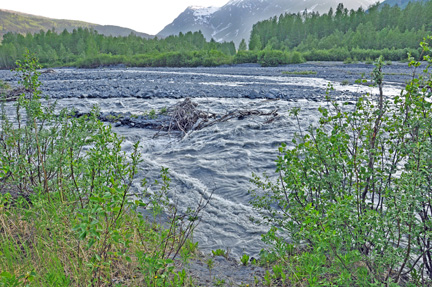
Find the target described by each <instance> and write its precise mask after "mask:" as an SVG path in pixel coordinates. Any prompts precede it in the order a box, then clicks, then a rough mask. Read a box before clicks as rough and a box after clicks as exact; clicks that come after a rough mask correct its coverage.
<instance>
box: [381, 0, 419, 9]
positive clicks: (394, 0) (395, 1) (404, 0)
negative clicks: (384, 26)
mask: <svg viewBox="0 0 432 287" xmlns="http://www.w3.org/2000/svg"><path fill="white" fill-rule="evenodd" d="M419 1H422V2H424V1H427V0H385V1H383V2H382V3H381V6H383V5H385V4H388V5H390V6H396V5H398V6H399V7H400V8H402V9H403V8H405V7H406V6H407V5H408V3H409V2H419Z"/></svg>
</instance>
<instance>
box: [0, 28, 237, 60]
mask: <svg viewBox="0 0 432 287" xmlns="http://www.w3.org/2000/svg"><path fill="white" fill-rule="evenodd" d="M26 50H30V51H32V52H34V53H35V54H36V55H37V56H38V57H39V59H40V62H41V63H42V64H44V65H45V66H62V65H75V66H80V67H92V66H100V65H110V64H118V63H124V64H128V65H132V66H197V65H206V66H213V65H221V64H225V63H229V62H230V61H231V56H232V55H234V54H235V52H236V49H235V46H234V43H233V42H229V43H217V42H215V41H213V40H212V41H209V42H208V41H206V39H205V38H204V36H203V35H202V33H201V32H195V33H192V32H188V33H186V34H182V33H180V34H179V35H178V36H170V37H167V38H165V39H157V38H154V39H145V38H141V37H138V36H135V35H133V34H131V35H129V36H128V37H112V36H104V35H101V34H98V33H97V32H95V31H94V30H91V29H87V28H78V29H75V30H73V32H68V31H67V30H64V31H63V32H61V33H56V32H55V31H54V30H49V31H46V32H44V31H40V32H39V33H36V34H30V33H28V34H26V35H25V36H24V35H21V34H17V33H7V34H5V35H4V37H3V41H2V45H1V46H0V67H2V68H11V67H13V66H14V65H15V61H16V60H17V59H19V58H20V55H23V54H24V53H25V51H26Z"/></svg>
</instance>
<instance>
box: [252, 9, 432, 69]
mask: <svg viewBox="0 0 432 287" xmlns="http://www.w3.org/2000/svg"><path fill="white" fill-rule="evenodd" d="M431 30H432V1H425V2H421V1H420V2H410V3H409V4H408V5H407V6H406V7H405V9H401V8H399V7H398V6H392V7H391V6H389V5H383V6H381V5H380V4H379V3H377V4H375V5H372V6H370V7H369V8H368V9H367V10H364V9H363V8H359V9H358V10H357V11H355V10H353V9H351V10H348V9H347V8H344V6H343V4H339V5H338V7H337V8H336V10H335V11H334V10H333V9H330V10H329V11H328V13H327V14H322V15H320V14H319V13H316V12H312V13H308V12H307V11H305V12H303V13H297V14H285V15H280V17H279V18H277V17H273V18H272V19H268V20H266V21H262V22H259V23H257V24H255V25H254V27H253V30H252V33H251V37H250V41H249V50H251V51H266V50H280V51H286V52H291V51H298V52H299V53H301V54H302V56H303V57H304V59H305V60H308V61H344V60H347V59H352V60H368V59H376V58H377V57H378V56H380V55H382V56H383V57H384V58H385V59H386V60H393V61H396V60H405V59H406V58H407V52H411V53H412V54H413V56H418V53H419V51H420V50H419V47H418V43H419V42H420V41H421V40H422V39H423V38H424V37H426V36H427V35H428V34H430V32H431ZM244 54H245V55H244V57H246V56H247V55H248V54H247V53H244ZM249 54H250V56H251V57H254V54H256V53H249ZM246 58H247V57H246Z"/></svg>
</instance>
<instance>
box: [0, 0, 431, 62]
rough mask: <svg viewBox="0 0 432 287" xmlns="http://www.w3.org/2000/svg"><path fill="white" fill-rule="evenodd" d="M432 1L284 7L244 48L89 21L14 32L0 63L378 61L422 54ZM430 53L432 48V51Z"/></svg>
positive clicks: (255, 30) (9, 35)
mask: <svg viewBox="0 0 432 287" xmlns="http://www.w3.org/2000/svg"><path fill="white" fill-rule="evenodd" d="M431 23H432V1H418V2H410V3H409V4H408V5H407V6H406V7H405V8H404V9H401V8H399V7H398V6H393V7H390V6H389V5H384V6H382V7H381V6H380V5H379V4H375V5H372V6H370V7H369V8H368V9H367V10H366V11H365V10H363V9H362V8H359V9H358V10H348V9H346V8H344V6H343V4H339V5H338V7H337V8H336V9H335V10H333V9H330V10H329V12H328V13H324V14H322V15H320V14H319V13H316V12H313V13H297V14H284V15H280V16H279V17H273V18H271V19H269V20H265V21H261V22H258V23H257V24H255V25H254V26H253V29H252V32H251V37H250V39H249V41H248V43H246V40H244V39H243V40H242V41H241V43H240V44H239V46H238V47H236V46H235V44H234V43H233V42H224V43H218V42H216V41H214V40H213V39H211V40H210V41H207V40H206V39H205V38H204V36H203V34H202V33H201V32H200V31H198V32H193V33H192V32H187V33H185V34H183V33H180V34H179V35H177V36H169V37H167V38H161V39H158V38H157V37H156V38H154V39H145V38H141V37H139V36H136V35H133V34H131V35H129V36H127V37H112V36H104V35H100V34H98V33H97V32H96V31H94V30H89V29H88V28H78V29H75V30H73V31H72V32H68V31H67V30H64V31H62V32H59V31H55V30H54V29H53V30H48V31H40V32H39V33H35V34H30V33H28V34H26V35H21V34H16V33H7V34H5V35H4V37H3V40H2V44H1V45H0V68H1V69H11V68H15V67H16V65H15V62H16V60H22V59H21V55H23V54H24V53H25V51H26V50H30V51H32V52H33V53H35V54H36V55H37V56H38V58H39V61H40V63H41V64H43V65H44V66H45V67H78V68H95V67H101V66H113V65H126V66H129V67H198V66H205V67H212V66H221V65H232V64H242V63H258V64H260V65H261V66H263V67H267V66H278V65H285V64H298V63H302V62H305V61H343V62H345V63H355V62H358V61H365V62H372V61H373V59H376V58H378V57H379V56H382V57H383V59H384V60H385V61H407V54H408V53H410V54H411V55H412V56H413V57H415V58H416V59H418V58H419V56H420V53H422V50H421V49H420V48H418V43H419V42H420V41H421V40H422V39H423V38H424V37H426V36H427V34H428V32H430V30H431V29H432V24H431ZM428 53H429V52H428Z"/></svg>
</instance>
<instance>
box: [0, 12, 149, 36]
mask: <svg viewBox="0 0 432 287" xmlns="http://www.w3.org/2000/svg"><path fill="white" fill-rule="evenodd" d="M78 27H83V28H90V29H94V30H95V31H97V32H98V33H99V34H103V35H107V36H128V35H130V33H133V34H135V35H137V36H140V37H143V38H150V37H153V36H151V35H148V34H145V33H140V32H137V31H134V30H132V29H128V28H123V27H119V26H111V25H98V24H93V23H88V22H83V21H74V20H59V19H51V18H46V17H42V16H36V15H30V14H25V13H21V12H16V11H10V10H5V9H0V39H1V38H2V37H3V35H4V34H6V33H7V32H16V33H20V34H26V33H36V32H39V31H40V30H44V31H47V30H51V29H52V28H54V29H55V31H57V32H62V31H63V30H64V29H66V30H68V31H72V30H73V29H75V28H78Z"/></svg>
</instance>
